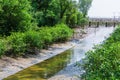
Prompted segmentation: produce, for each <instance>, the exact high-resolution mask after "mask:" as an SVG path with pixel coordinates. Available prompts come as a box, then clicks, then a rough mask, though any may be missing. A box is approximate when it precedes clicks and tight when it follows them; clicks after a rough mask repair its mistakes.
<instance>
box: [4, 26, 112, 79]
mask: <svg viewBox="0 0 120 80" xmlns="http://www.w3.org/2000/svg"><path fill="white" fill-rule="evenodd" d="M113 30H114V28H113V27H99V28H96V29H95V28H94V32H93V33H91V34H90V35H88V36H87V37H85V38H84V39H82V40H80V41H78V42H77V46H75V47H74V48H72V49H69V50H67V51H65V52H63V53H61V54H59V55H57V56H54V57H52V58H50V59H47V60H45V61H43V62H42V63H39V64H36V65H33V66H31V67H29V68H27V69H24V70H22V71H20V72H18V73H16V74H14V75H12V76H9V77H7V78H5V79H4V80H46V79H48V78H50V77H56V78H57V76H58V75H61V74H63V75H64V74H70V73H74V72H71V71H72V70H69V68H70V67H69V66H71V65H72V64H75V63H76V62H77V61H80V60H81V59H82V58H84V57H85V52H87V51H88V50H90V49H92V47H93V46H94V45H95V44H100V43H101V42H102V41H103V40H105V38H106V37H108V36H109V34H110V33H112V31H113ZM75 43H76V42H75ZM71 69H72V68H71ZM77 74H78V73H77ZM53 80H54V79H53Z"/></svg>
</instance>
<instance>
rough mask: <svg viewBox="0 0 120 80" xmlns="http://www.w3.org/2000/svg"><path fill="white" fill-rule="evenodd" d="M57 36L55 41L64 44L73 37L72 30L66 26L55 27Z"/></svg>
mask: <svg viewBox="0 0 120 80" xmlns="http://www.w3.org/2000/svg"><path fill="white" fill-rule="evenodd" d="M54 31H56V33H57V35H56V36H55V38H54V39H55V41H57V42H64V41H66V40H68V38H70V37H71V36H72V32H73V31H72V30H71V29H70V28H69V27H68V26H67V25H65V24H58V25H56V26H55V30H54ZM54 34H55V33H54Z"/></svg>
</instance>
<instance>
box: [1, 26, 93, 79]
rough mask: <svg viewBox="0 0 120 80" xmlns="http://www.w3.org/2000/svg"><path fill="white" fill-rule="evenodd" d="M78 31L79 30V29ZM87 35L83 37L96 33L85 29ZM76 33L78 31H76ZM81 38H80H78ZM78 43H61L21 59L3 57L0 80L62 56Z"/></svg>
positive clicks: (90, 29)
mask: <svg viewBox="0 0 120 80" xmlns="http://www.w3.org/2000/svg"><path fill="white" fill-rule="evenodd" d="M77 30H78V29H77ZM83 31H84V32H85V33H84V35H83V36H82V38H83V37H85V36H87V34H90V33H91V32H93V31H94V29H93V28H89V29H84V30H83ZM75 32H76V30H75ZM78 37H79V36H78ZM75 45H76V43H75V42H74V40H73V41H70V42H66V43H59V44H53V45H51V47H49V48H48V50H44V49H43V50H41V52H40V53H38V54H34V55H32V54H31V55H30V54H29V55H27V57H24V58H23V57H19V58H16V59H15V58H10V57H6V56H4V57H2V59H0V63H1V64H0V75H1V76H0V80H1V79H3V78H6V77H7V76H9V75H12V74H15V73H16V72H18V71H21V70H23V69H25V68H27V67H29V66H32V65H34V64H37V63H40V62H42V61H44V60H46V59H49V58H51V57H53V56H55V55H57V54H60V53H62V52H64V51H66V50H68V49H70V48H72V47H74V46H75Z"/></svg>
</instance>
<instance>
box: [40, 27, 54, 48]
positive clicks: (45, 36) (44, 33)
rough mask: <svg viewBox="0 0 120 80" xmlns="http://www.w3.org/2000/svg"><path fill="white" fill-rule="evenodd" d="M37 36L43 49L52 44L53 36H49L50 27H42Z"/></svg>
mask: <svg viewBox="0 0 120 80" xmlns="http://www.w3.org/2000/svg"><path fill="white" fill-rule="evenodd" d="M39 35H40V36H41V38H42V41H43V47H44V48H48V46H49V45H50V44H52V43H53V41H52V40H53V36H52V35H51V28H50V27H42V28H41V29H40V31H39Z"/></svg>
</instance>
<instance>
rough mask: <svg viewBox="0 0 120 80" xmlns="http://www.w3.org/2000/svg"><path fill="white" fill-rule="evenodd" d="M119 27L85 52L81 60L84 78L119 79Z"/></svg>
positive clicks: (88, 79)
mask: <svg viewBox="0 0 120 80" xmlns="http://www.w3.org/2000/svg"><path fill="white" fill-rule="evenodd" d="M119 30H120V28H117V29H116V30H115V31H114V33H113V34H112V35H111V36H110V37H109V38H108V39H107V40H106V41H105V42H104V44H101V45H99V46H96V47H95V48H94V50H93V51H89V52H87V53H86V58H85V59H84V60H83V62H84V64H83V68H84V70H85V71H86V72H85V74H84V75H83V78H84V79H85V80H119V79H120V36H119V34H120V31H119Z"/></svg>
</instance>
